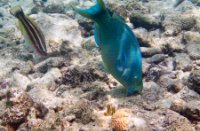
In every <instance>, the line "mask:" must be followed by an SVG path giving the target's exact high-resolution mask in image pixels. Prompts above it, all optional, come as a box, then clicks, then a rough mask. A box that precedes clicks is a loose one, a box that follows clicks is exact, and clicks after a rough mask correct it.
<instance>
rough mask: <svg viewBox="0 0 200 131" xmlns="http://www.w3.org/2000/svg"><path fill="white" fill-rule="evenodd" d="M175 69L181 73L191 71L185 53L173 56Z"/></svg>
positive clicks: (189, 61) (188, 59)
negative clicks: (181, 71)
mask: <svg viewBox="0 0 200 131" xmlns="http://www.w3.org/2000/svg"><path fill="white" fill-rule="evenodd" d="M175 61H176V68H177V69H178V70H183V71H191V70H192V64H191V63H192V61H191V60H190V58H189V56H188V55H187V54H185V53H179V54H176V56H175Z"/></svg>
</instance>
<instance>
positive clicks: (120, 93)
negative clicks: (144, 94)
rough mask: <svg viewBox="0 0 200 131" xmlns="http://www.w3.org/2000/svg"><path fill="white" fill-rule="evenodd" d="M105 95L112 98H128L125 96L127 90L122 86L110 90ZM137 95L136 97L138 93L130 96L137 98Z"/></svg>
mask: <svg viewBox="0 0 200 131" xmlns="http://www.w3.org/2000/svg"><path fill="white" fill-rule="evenodd" d="M107 94H108V95H111V96H112V97H114V98H122V97H129V96H128V95H127V89H126V88H124V87H123V86H119V87H116V88H114V89H112V90H111V91H109V92H107ZM137 95H138V93H135V94H133V95H131V96H137ZM131 96H130V97H131Z"/></svg>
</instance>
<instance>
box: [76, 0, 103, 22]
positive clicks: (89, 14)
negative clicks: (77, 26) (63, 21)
mask: <svg viewBox="0 0 200 131" xmlns="http://www.w3.org/2000/svg"><path fill="white" fill-rule="evenodd" d="M72 8H73V9H74V10H75V11H76V12H77V13H79V14H80V15H82V16H84V17H86V18H89V19H94V18H95V16H96V15H98V14H100V13H105V12H106V11H107V9H106V7H105V4H104V2H103V0H97V4H96V5H94V6H92V7H90V8H89V9H79V8H77V7H75V6H74V5H72Z"/></svg>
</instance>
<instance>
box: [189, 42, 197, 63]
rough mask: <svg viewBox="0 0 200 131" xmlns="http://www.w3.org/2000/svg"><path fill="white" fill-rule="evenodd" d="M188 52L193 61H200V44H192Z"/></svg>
mask: <svg viewBox="0 0 200 131" xmlns="http://www.w3.org/2000/svg"><path fill="white" fill-rule="evenodd" d="M186 50H187V52H188V54H189V55H190V57H191V59H193V60H196V59H200V44H199V43H191V44H189V45H187V47H186Z"/></svg>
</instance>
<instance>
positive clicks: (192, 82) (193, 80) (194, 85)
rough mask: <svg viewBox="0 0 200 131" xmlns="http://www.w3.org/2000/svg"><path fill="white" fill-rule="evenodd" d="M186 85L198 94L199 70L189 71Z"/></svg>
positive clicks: (199, 90) (199, 85) (199, 89)
mask: <svg viewBox="0 0 200 131" xmlns="http://www.w3.org/2000/svg"><path fill="white" fill-rule="evenodd" d="M188 86H189V88H191V89H193V90H194V91H196V92H198V93H199V94H200V70H194V71H192V72H191V74H190V76H189V79H188Z"/></svg>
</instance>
